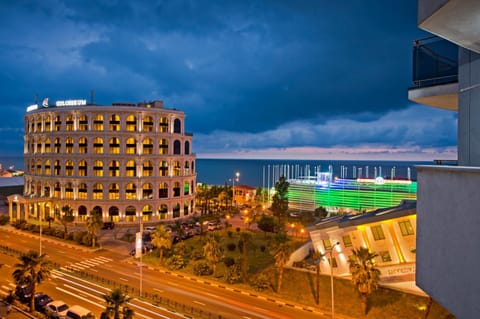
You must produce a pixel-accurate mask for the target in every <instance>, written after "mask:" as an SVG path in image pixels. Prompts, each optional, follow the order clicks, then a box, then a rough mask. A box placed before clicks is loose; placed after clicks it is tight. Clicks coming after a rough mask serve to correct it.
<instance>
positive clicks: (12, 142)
mask: <svg viewBox="0 0 480 319" xmlns="http://www.w3.org/2000/svg"><path fill="white" fill-rule="evenodd" d="M0 12H1V13H2V19H1V20H0V83H1V87H2V88H1V91H0V97H1V100H2V104H3V108H2V117H3V121H1V122H0V132H1V137H2V139H1V141H0V143H1V144H0V153H1V155H4V156H5V155H18V156H21V155H22V154H23V130H24V120H23V117H24V115H25V110H26V107H27V106H28V105H30V104H32V103H33V102H34V99H35V96H37V97H38V99H39V101H41V100H42V99H43V98H45V97H48V98H49V99H50V101H55V100H66V99H87V100H89V99H90V90H91V89H93V90H94V91H95V103H97V104H107V105H110V104H111V103H112V102H140V101H145V100H147V101H148V100H155V99H160V100H163V101H164V103H165V106H166V107H167V108H176V109H179V110H182V111H184V112H185V113H186V115H187V118H186V128H187V131H188V132H191V133H193V134H194V138H193V151H194V152H195V153H197V157H198V158H218V157H220V158H264V159H269V158H271V159H316V160H328V159H364V160H370V159H388V160H432V159H454V158H456V144H457V128H456V127H457V114H456V112H451V111H444V110H437V109H434V108H430V107H427V106H422V105H418V104H415V103H413V102H410V101H409V100H408V99H407V89H408V87H410V86H411V85H412V42H413V40H415V39H419V38H423V37H426V36H429V35H430V34H428V33H426V32H424V31H422V30H420V29H418V27H417V0H402V1H378V0H377V1H374V0H362V1H360V0H358V1H357V0H348V1H326V0H317V1H313V0H312V1H297V0H295V1H293V0H292V1H279V0H272V1H246V0H242V1H115V0H101V1H60V0H59V1H55V0H47V1H1V2H0Z"/></svg>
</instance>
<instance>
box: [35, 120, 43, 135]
mask: <svg viewBox="0 0 480 319" xmlns="http://www.w3.org/2000/svg"><path fill="white" fill-rule="evenodd" d="M36 120H37V130H36V131H37V132H41V131H42V118H40V117H38V118H36Z"/></svg>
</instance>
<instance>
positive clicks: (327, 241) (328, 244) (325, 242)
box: [322, 239, 332, 250]
mask: <svg viewBox="0 0 480 319" xmlns="http://www.w3.org/2000/svg"><path fill="white" fill-rule="evenodd" d="M322 242H323V247H325V249H326V250H327V249H330V248H332V243H331V242H330V239H322Z"/></svg>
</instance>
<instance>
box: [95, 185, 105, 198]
mask: <svg viewBox="0 0 480 319" xmlns="http://www.w3.org/2000/svg"><path fill="white" fill-rule="evenodd" d="M93 199H103V185H102V184H100V183H96V184H95V185H93Z"/></svg>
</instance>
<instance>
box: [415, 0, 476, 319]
mask: <svg viewBox="0 0 480 319" xmlns="http://www.w3.org/2000/svg"><path fill="white" fill-rule="evenodd" d="M418 26H419V27H420V28H422V29H424V30H426V31H428V32H431V33H432V34H434V35H436V36H438V37H440V38H442V39H443V40H444V41H445V42H449V43H450V45H452V44H454V45H456V46H458V49H457V52H458V55H457V56H456V57H457V60H456V61H452V59H451V57H449V56H448V57H447V56H445V55H444V54H443V53H442V47H441V46H439V47H438V48H437V49H438V50H432V49H431V48H429V47H428V46H427V45H426V44H422V41H416V42H415V48H414V49H415V50H417V49H418V50H423V49H425V50H424V54H420V55H418V56H417V55H415V56H414V66H415V67H416V68H417V67H418V68H420V69H419V70H420V71H421V68H422V67H428V66H430V67H431V70H430V71H429V72H418V73H417V72H415V71H416V68H415V69H414V74H415V75H420V77H418V78H415V79H414V81H415V87H413V88H411V89H409V92H408V95H409V98H410V99H411V100H412V101H415V102H418V103H422V104H426V105H429V106H433V107H438V108H442V109H447V110H453V111H456V112H458V166H420V167H417V168H416V169H417V180H418V194H417V198H418V202H417V231H418V232H417V264H416V281H417V285H418V286H419V287H420V288H422V289H423V290H424V291H425V292H426V293H428V294H429V295H430V296H431V297H432V298H433V299H434V300H436V301H437V302H439V303H440V304H441V305H442V306H444V307H445V308H446V309H448V310H449V311H450V312H451V313H453V314H454V315H455V316H456V317H457V318H462V319H464V318H472V319H473V318H479V316H480V303H479V302H478V301H479V300H480V277H479V276H478V264H479V262H480V231H479V229H480V214H479V213H478V209H479V207H480V196H479V195H478V189H479V185H480V40H479V39H480V1H478V0H419V1H418ZM445 57H447V59H445ZM435 65H437V66H440V68H438V69H437V70H435V68H434V66H435ZM446 68H451V70H452V71H453V73H445V70H446ZM435 71H437V72H435ZM446 77H449V78H450V79H449V80H448V81H444V79H445V78H446ZM442 79H443V80H442Z"/></svg>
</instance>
